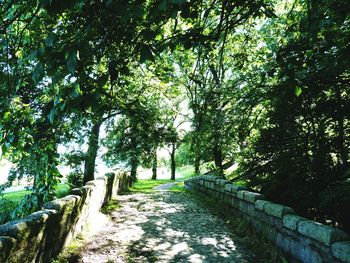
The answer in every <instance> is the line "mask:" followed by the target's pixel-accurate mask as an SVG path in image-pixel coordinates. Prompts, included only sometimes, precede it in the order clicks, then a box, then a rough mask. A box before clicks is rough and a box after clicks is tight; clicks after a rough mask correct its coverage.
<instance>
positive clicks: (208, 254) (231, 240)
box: [126, 192, 255, 263]
mask: <svg viewBox="0 0 350 263" xmlns="http://www.w3.org/2000/svg"><path fill="white" fill-rule="evenodd" d="M129 204H130V203H129ZM136 208H137V210H138V212H139V215H140V216H141V215H142V216H143V219H142V220H138V221H137V222H135V224H136V226H137V227H139V228H140V229H141V231H140V233H142V234H141V235H140V236H139V238H138V239H137V240H133V241H132V242H131V243H130V244H129V246H128V247H127V251H126V252H127V255H128V256H127V257H128V262H174V263H175V262H254V261H255V260H254V256H253V254H252V253H250V252H247V251H246V249H245V248H244V247H243V246H241V245H239V244H238V240H237V238H235V237H234V236H233V234H232V233H230V231H229V230H228V229H227V228H226V227H225V226H224V222H223V221H222V219H220V218H218V217H217V216H214V215H212V214H210V212H209V211H208V210H207V209H206V208H205V206H203V204H201V203H200V202H199V201H198V200H195V199H193V198H191V197H190V196H189V195H187V194H186V193H171V192H168V193H162V194H152V195H147V196H144V198H143V200H140V201H139V202H138V204H137V207H136ZM134 216H138V215H137V214H135V215H134ZM129 219H130V217H129Z"/></svg>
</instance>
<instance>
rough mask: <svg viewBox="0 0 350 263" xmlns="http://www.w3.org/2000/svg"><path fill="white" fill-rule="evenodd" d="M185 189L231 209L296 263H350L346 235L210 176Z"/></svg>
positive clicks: (349, 242)
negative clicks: (224, 204)
mask: <svg viewBox="0 0 350 263" xmlns="http://www.w3.org/2000/svg"><path fill="white" fill-rule="evenodd" d="M185 188H186V189H188V190H192V191H196V192H200V193H202V194H205V195H207V196H210V197H211V198H214V199H217V200H220V201H222V202H224V203H226V204H227V205H229V206H231V207H232V208H233V209H234V211H236V213H237V214H238V215H240V216H241V217H242V218H243V219H244V220H246V221H248V222H249V223H250V225H251V226H252V227H253V228H254V229H255V230H256V231H257V232H259V233H261V234H262V235H263V236H264V237H265V238H267V239H268V240H270V241H271V242H272V243H274V244H275V245H276V246H278V247H279V248H280V249H281V250H282V251H284V253H285V254H286V255H287V256H289V258H290V260H291V261H292V262H293V261H295V262H310V263H311V262H312V263H321V262H324V263H326V262H327V263H328V262H339V263H340V262H342V263H344V262H346V263H350V237H349V236H348V235H347V234H346V233H345V232H343V231H341V230H339V229H337V228H334V227H330V226H326V225H323V224H321V223H318V222H315V221H312V220H309V219H307V218H304V217H301V216H298V215H296V213H295V211H294V210H293V209H292V208H290V207H287V206H283V205H280V204H275V203H273V202H270V201H267V200H265V197H264V196H263V195H261V194H259V193H255V192H251V191H248V190H247V189H246V188H245V187H243V186H238V185H234V184H232V183H231V182H229V181H227V180H223V179H219V178H217V177H215V176H211V175H201V176H195V177H192V178H190V179H188V180H186V181H185Z"/></svg>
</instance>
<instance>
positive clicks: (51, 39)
mask: <svg viewBox="0 0 350 263" xmlns="http://www.w3.org/2000/svg"><path fill="white" fill-rule="evenodd" d="M54 41H55V35H54V34H52V33H51V34H49V36H48V37H47V38H46V39H45V45H46V46H47V47H53V42H54Z"/></svg>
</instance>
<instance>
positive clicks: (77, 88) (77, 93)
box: [71, 84, 82, 99]
mask: <svg viewBox="0 0 350 263" xmlns="http://www.w3.org/2000/svg"><path fill="white" fill-rule="evenodd" d="M81 94H82V92H81V90H80V85H79V84H76V85H75V86H74V89H73V90H72V92H71V96H72V98H73V99H75V98H77V97H79V96H80V95H81Z"/></svg>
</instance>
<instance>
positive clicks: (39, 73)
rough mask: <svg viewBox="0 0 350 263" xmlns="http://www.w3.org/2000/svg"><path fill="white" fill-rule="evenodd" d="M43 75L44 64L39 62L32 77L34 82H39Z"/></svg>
mask: <svg viewBox="0 0 350 263" xmlns="http://www.w3.org/2000/svg"><path fill="white" fill-rule="evenodd" d="M43 76H44V66H43V64H41V63H40V62H39V63H38V64H36V66H35V68H34V71H33V75H32V79H33V81H34V83H35V84H37V83H38V82H39V81H40V80H41V79H42V78H43Z"/></svg>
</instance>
